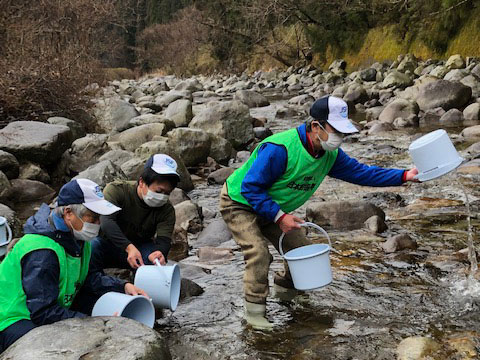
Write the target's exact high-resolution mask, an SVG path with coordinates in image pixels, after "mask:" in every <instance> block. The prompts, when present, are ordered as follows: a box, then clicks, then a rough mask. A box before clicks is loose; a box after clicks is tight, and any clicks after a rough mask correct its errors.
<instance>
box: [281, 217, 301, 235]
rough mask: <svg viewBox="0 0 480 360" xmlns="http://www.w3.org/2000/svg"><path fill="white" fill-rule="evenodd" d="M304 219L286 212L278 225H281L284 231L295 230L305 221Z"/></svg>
mask: <svg viewBox="0 0 480 360" xmlns="http://www.w3.org/2000/svg"><path fill="white" fill-rule="evenodd" d="M304 222H305V221H303V220H302V219H300V218H298V217H296V216H293V215H290V214H286V215H285V216H284V217H283V218H281V220H280V221H279V222H278V226H279V227H280V230H282V231H283V232H284V233H288V232H289V231H292V230H295V229H300V225H299V224H302V223H304Z"/></svg>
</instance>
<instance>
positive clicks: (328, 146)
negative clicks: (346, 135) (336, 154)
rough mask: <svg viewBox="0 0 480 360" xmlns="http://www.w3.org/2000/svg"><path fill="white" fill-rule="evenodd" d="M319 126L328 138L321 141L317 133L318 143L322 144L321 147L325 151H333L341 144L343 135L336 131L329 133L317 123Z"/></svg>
mask: <svg viewBox="0 0 480 360" xmlns="http://www.w3.org/2000/svg"><path fill="white" fill-rule="evenodd" d="M319 126H320V127H321V128H322V129H323V130H324V131H325V132H326V133H327V134H328V139H327V141H323V140H322V139H321V138H320V135H318V134H317V139H318V140H319V141H320V144H322V149H323V150H325V151H333V150H336V149H338V148H339V147H340V145H342V142H343V135H340V134H338V133H330V132H328V131H327V130H325V128H324V127H323V126H322V125H320V124H319Z"/></svg>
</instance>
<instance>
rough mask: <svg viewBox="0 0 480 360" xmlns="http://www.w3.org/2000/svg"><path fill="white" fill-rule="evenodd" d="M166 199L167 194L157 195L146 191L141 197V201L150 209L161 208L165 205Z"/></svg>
mask: <svg viewBox="0 0 480 360" xmlns="http://www.w3.org/2000/svg"><path fill="white" fill-rule="evenodd" d="M168 198H169V196H168V195H167V194H159V193H156V192H154V191H151V190H148V191H147V194H146V195H144V196H143V201H144V202H145V204H147V205H148V206H150V207H161V206H163V205H165V204H166V203H167V201H168Z"/></svg>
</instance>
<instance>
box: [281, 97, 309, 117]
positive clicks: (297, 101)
mask: <svg viewBox="0 0 480 360" xmlns="http://www.w3.org/2000/svg"><path fill="white" fill-rule="evenodd" d="M313 101H315V98H314V97H313V96H311V95H308V94H304V95H298V96H295V97H293V98H291V99H290V100H288V103H289V104H292V105H304V104H307V103H309V102H313ZM277 113H278V111H277ZM295 114H297V112H295Z"/></svg>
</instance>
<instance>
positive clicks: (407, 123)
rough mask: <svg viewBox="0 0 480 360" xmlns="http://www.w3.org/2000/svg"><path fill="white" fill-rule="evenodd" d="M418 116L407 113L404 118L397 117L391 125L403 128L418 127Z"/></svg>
mask: <svg viewBox="0 0 480 360" xmlns="http://www.w3.org/2000/svg"><path fill="white" fill-rule="evenodd" d="M419 122H420V120H419V118H418V116H417V115H415V114H411V115H409V116H408V117H407V118H406V119H404V118H401V117H398V118H396V119H395V120H394V121H393V126H394V127H396V128H404V127H418V125H419Z"/></svg>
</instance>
